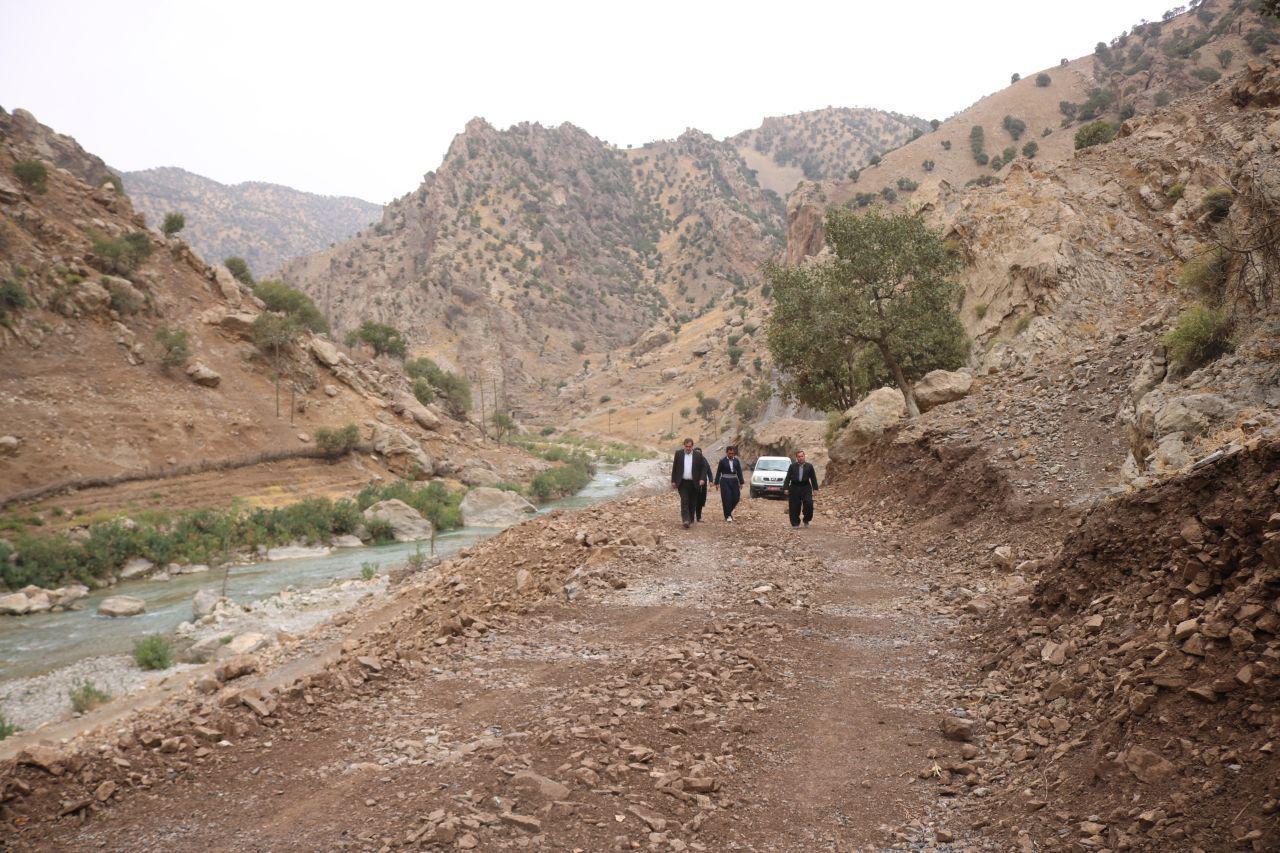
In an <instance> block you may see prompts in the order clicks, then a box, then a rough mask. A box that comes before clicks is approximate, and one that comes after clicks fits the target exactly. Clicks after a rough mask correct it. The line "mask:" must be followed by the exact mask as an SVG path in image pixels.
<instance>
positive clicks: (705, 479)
mask: <svg viewBox="0 0 1280 853" xmlns="http://www.w3.org/2000/svg"><path fill="white" fill-rule="evenodd" d="M693 452H694V453H696V454H697V455H699V456H701V457H702V476H700V477H699V478H698V479H699V481H700V483H699V485H698V503H697V504H696V505H695V506H694V508H693V520H694V521H702V510H703V509H704V508H705V507H706V505H707V484H708V483H710V482H711V477H712V475H713V472H712V470H711V463H710V462H709V461H707V456H706V454H705V453H703V452H702V448H701V447H695V448H694V449H693Z"/></svg>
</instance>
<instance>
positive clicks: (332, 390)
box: [324, 385, 338, 397]
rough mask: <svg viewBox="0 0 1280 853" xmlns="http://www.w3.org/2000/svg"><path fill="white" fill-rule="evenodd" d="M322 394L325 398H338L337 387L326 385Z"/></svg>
mask: <svg viewBox="0 0 1280 853" xmlns="http://www.w3.org/2000/svg"><path fill="white" fill-rule="evenodd" d="M324 393H325V396H327V397H336V396H338V386H337V385H326V386H324Z"/></svg>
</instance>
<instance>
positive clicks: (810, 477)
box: [782, 450, 818, 527]
mask: <svg viewBox="0 0 1280 853" xmlns="http://www.w3.org/2000/svg"><path fill="white" fill-rule="evenodd" d="M816 491H818V475H817V474H816V473H815V472H814V470H813V466H812V465H810V464H809V463H808V462H805V461H804V451H803V450H800V451H797V452H796V461H795V462H792V463H791V465H790V466H788V468H787V477H786V479H785V480H783V481H782V493H783V494H784V495H786V496H787V509H788V511H789V513H790V515H791V526H792V527H799V526H800V512H801V510H803V511H804V526H805V527H808V526H809V522H810V521H813V493H814V492H816Z"/></svg>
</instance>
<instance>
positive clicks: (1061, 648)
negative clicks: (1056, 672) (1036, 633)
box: [1040, 642, 1067, 666]
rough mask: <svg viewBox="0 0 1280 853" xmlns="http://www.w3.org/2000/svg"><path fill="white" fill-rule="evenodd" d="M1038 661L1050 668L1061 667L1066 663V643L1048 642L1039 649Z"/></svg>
mask: <svg viewBox="0 0 1280 853" xmlns="http://www.w3.org/2000/svg"><path fill="white" fill-rule="evenodd" d="M1040 660H1042V661H1044V662H1045V663H1047V664H1050V665H1051V666H1062V665H1063V664H1064V663H1066V662H1067V646H1066V643H1054V642H1049V643H1045V644H1044V648H1042V649H1040Z"/></svg>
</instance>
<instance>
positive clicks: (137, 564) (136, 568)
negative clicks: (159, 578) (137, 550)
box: [120, 557, 156, 580]
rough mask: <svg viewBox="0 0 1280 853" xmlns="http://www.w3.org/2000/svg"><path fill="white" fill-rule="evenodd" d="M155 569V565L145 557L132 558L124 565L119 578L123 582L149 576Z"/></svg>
mask: <svg viewBox="0 0 1280 853" xmlns="http://www.w3.org/2000/svg"><path fill="white" fill-rule="evenodd" d="M155 567H156V564H155V563H153V562H151V561H150V560H148V559H147V558H146V557H134V558H133V559H132V560H129V561H128V562H127V563H125V564H124V568H123V569H121V570H120V577H121V578H122V579H123V580H130V579H132V578H140V577H144V576H146V575H149V574H151V572H152V571H154V570H155Z"/></svg>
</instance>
